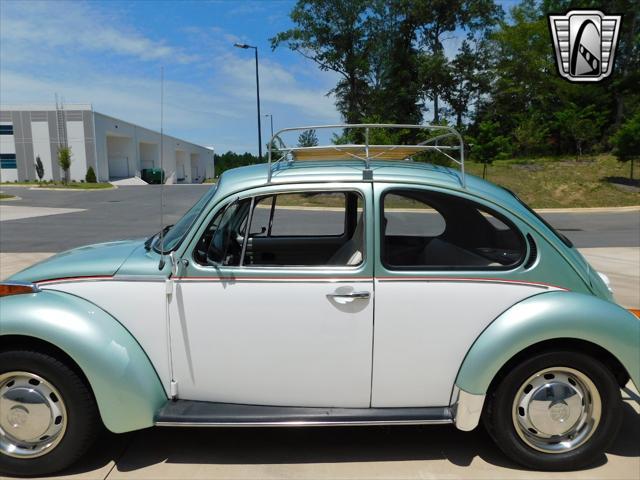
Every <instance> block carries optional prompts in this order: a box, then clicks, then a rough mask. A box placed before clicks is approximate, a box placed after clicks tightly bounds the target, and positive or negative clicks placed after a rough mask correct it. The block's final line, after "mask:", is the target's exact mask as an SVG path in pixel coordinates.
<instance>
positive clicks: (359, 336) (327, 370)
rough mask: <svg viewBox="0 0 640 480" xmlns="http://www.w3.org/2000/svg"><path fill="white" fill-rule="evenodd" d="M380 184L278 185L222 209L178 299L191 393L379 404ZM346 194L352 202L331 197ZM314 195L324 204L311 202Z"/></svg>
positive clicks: (175, 322)
mask: <svg viewBox="0 0 640 480" xmlns="http://www.w3.org/2000/svg"><path fill="white" fill-rule="evenodd" d="M370 188H371V187H370V186H368V188H367V186H366V185H365V186H363V185H361V184H353V185H349V184H343V185H336V186H334V187H333V188H332V189H331V190H328V189H327V188H326V185H305V186H296V187H295V188H294V189H293V190H292V188H291V187H289V188H287V187H286V186H281V187H269V188H266V189H265V188H263V189H258V190H253V191H251V192H250V193H247V194H241V195H239V196H237V197H234V198H227V199H225V200H223V201H222V202H220V203H219V204H218V205H217V206H216V207H215V208H214V209H213V210H212V211H211V212H210V214H209V216H208V217H207V219H206V220H205V221H204V222H203V223H202V225H201V226H200V227H199V231H198V232H197V234H196V235H195V236H194V239H193V242H192V243H193V244H192V245H191V246H190V247H189V249H188V250H187V253H186V254H185V256H184V257H183V259H184V260H188V263H189V265H188V267H186V268H184V269H183V270H184V271H183V273H182V274H181V276H180V277H179V278H176V279H175V292H174V294H173V295H171V297H170V300H169V315H170V331H171V350H172V368H173V372H174V373H173V375H174V378H175V380H176V381H177V383H178V396H179V397H180V398H183V399H190V400H202V401H212V402H226V403H239V404H259V405H281V406H310V407H369V405H370V396H371V362H372V341H373V338H372V337H373V278H372V277H373V258H372V256H371V254H370V252H371V251H372V244H373V240H372V228H373V227H372V222H371V216H372V210H373V209H372V206H371V192H370ZM336 192H339V195H338V196H340V195H342V197H343V198H344V204H340V203H337V204H335V198H332V199H331V198H328V197H331V196H332V195H333V196H334V197H335V193H336ZM274 194H275V195H277V198H278V201H276V202H275V207H273V206H272V205H273V202H271V201H270V198H271V197H272V196H273V195H274ZM323 194H324V196H325V198H324V199H323V198H319V197H318V195H323ZM314 195H315V196H316V197H315V200H314V201H317V202H319V203H320V205H318V206H317V207H314V206H309V205H308V203H309V202H305V201H302V200H305V199H308V198H310V197H312V196H314ZM354 195H355V197H354ZM285 196H288V197H287V198H286V200H287V201H285ZM353 198H357V199H359V200H358V201H359V203H358V201H357V202H356V204H355V206H354V203H353V201H352V200H353ZM349 199H351V200H349ZM327 202H329V204H325V205H323V203H327ZM332 202H334V204H331V203H332ZM311 203H313V202H311ZM247 231H249V232H250V234H249V236H248V237H247V238H246V241H245V236H246V235H245V232H247ZM227 239H231V241H228V240H227ZM225 242H227V243H225ZM358 245H359V246H358ZM356 251H359V254H360V256H359V257H358V255H357V252H356ZM305 252H306V254H305ZM184 263H185V262H183V264H184Z"/></svg>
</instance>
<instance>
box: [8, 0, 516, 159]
mask: <svg viewBox="0 0 640 480" xmlns="http://www.w3.org/2000/svg"><path fill="white" fill-rule="evenodd" d="M505 3H508V4H512V3H513V1H512V0H509V1H508V2H505ZM293 4H294V2H293V1H285V0H281V1H278V0H271V1H245V2H240V1H237V2H236V1H205V0H201V1H182V2H171V1H158V2H155V1H138V2H129V1H127V2H120V1H117V0H108V1H91V2H82V1H72V2H65V1H58V2H54V1H45V2H38V1H18V0H0V103H2V104H3V105H5V104H16V103H54V95H55V94H56V93H57V94H58V95H60V96H62V97H64V100H65V103H91V104H93V106H94V109H95V110H96V111H99V112H101V113H105V114H109V115H113V116H115V117H119V118H122V119H123V120H127V121H131V122H134V123H137V124H140V125H143V126H145V127H148V128H152V129H159V127H160V67H161V66H163V67H164V72H165V131H166V132H167V133H169V134H171V135H174V136H177V137H181V138H184V139H185V140H190V141H193V142H196V143H199V144H202V145H212V146H214V147H215V149H216V151H218V152H223V151H226V150H234V151H238V152H242V151H251V152H254V153H255V152H256V151H257V140H256V122H257V120H256V105H255V73H254V58H253V51H252V50H241V49H238V48H234V47H233V43H234V42H244V43H249V44H252V45H257V46H258V48H259V52H260V87H261V88H260V94H261V107H262V113H263V114H264V113H272V114H273V116H274V124H275V127H276V129H277V128H283V127H289V126H296V125H308V124H318V123H334V122H338V121H339V120H340V117H339V115H338V113H337V112H336V109H335V107H334V104H333V103H334V100H333V99H332V98H331V97H328V96H327V95H326V94H327V92H328V91H329V90H330V89H331V88H332V87H333V86H334V85H335V83H336V81H337V75H336V74H335V73H332V72H321V71H320V70H319V69H318V68H317V67H316V66H315V64H314V63H313V62H311V61H309V60H305V59H304V58H302V57H301V56H300V55H298V54H296V53H294V52H290V51H289V50H287V49H286V48H279V49H278V50H276V51H275V52H272V51H271V48H270V44H269V38H271V37H273V36H274V35H275V34H276V33H278V32H280V31H283V30H286V29H288V28H290V27H291V26H292V24H291V21H290V19H289V16H288V14H289V12H290V10H291V8H292V6H293ZM268 131H269V125H268V119H266V118H264V117H263V143H266V142H267V140H266V136H267V134H268Z"/></svg>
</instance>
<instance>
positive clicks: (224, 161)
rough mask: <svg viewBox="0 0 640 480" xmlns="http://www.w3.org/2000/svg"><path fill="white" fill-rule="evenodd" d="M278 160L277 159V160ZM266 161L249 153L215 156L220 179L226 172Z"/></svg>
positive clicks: (217, 174) (217, 173) (216, 170)
mask: <svg viewBox="0 0 640 480" xmlns="http://www.w3.org/2000/svg"><path fill="white" fill-rule="evenodd" d="M276 160H277V158H276ZM265 161H266V160H264V159H263V160H260V159H258V157H257V156H256V155H253V154H251V153H249V152H245V153H235V152H231V151H229V152H226V153H223V154H222V155H218V154H215V155H214V165H215V175H216V177H219V176H220V175H222V173H224V172H225V171H226V170H229V169H231V168H236V167H243V166H246V165H254V164H256V163H264V162H265Z"/></svg>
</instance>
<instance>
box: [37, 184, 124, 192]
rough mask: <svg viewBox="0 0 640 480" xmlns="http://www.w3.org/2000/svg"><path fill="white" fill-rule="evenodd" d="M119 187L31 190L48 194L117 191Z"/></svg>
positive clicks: (41, 188)
mask: <svg viewBox="0 0 640 480" xmlns="http://www.w3.org/2000/svg"><path fill="white" fill-rule="evenodd" d="M117 188H118V187H117V186H115V185H112V186H110V187H106V188H48V187H30V188H29V190H36V191H38V190H44V191H47V192H103V191H105V190H116V189H117Z"/></svg>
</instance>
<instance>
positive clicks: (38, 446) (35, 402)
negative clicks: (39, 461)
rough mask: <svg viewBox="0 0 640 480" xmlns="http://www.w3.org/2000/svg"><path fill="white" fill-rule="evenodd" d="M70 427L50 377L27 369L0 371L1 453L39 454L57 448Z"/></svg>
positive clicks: (18, 454) (17, 454)
mask: <svg viewBox="0 0 640 480" xmlns="http://www.w3.org/2000/svg"><path fill="white" fill-rule="evenodd" d="M66 428H67V409H66V407H65V404H64V401H63V399H62V397H61V396H60V393H59V392H58V390H56V388H55V387H54V386H53V385H52V384H50V383H49V382H48V381H46V380H45V379H43V378H42V377H39V376H38V375H35V374H33V373H28V372H8V373H3V374H0V453H3V454H5V455H8V456H10V457H16V458H33V457H39V456H41V455H44V454H45V453H48V452H49V451H50V450H52V449H54V448H55V447H56V446H57V445H58V443H60V440H62V437H63V436H64V432H65V431H66Z"/></svg>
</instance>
